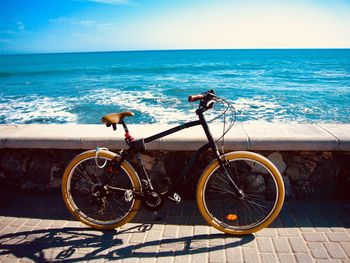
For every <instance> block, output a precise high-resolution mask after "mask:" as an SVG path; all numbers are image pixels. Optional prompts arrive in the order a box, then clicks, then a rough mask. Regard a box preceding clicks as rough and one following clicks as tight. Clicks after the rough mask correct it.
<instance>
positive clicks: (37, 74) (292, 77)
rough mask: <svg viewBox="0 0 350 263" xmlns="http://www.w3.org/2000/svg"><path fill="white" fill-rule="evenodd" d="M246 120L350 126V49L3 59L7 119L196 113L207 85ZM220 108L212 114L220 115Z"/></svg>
mask: <svg viewBox="0 0 350 263" xmlns="http://www.w3.org/2000/svg"><path fill="white" fill-rule="evenodd" d="M211 89H213V90H215V92H216V94H217V95H218V96H220V97H223V98H225V99H226V100H227V101H229V102H230V103H232V104H233V105H234V107H235V109H236V118H237V122H271V123H350V49H237V50H169V51H124V52H92V53H59V54H24V55H1V56H0V124H65V123H77V124H98V123H100V119H101V117H102V116H103V115H105V114H108V113H113V112H120V111H133V112H134V113H135V117H132V118H129V120H128V123H135V124H147V123H153V124H175V123H181V122H185V121H189V120H194V119H196V115H195V109H196V108H197V106H198V104H197V103H189V102H188V101H187V97H188V96H189V95H192V94H198V93H201V92H204V91H207V90H211ZM221 110H222V108H220V107H216V106H214V108H213V109H211V110H210V111H208V114H209V115H210V117H211V116H215V114H220V113H221Z"/></svg>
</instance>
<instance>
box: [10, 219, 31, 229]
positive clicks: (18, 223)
mask: <svg viewBox="0 0 350 263" xmlns="http://www.w3.org/2000/svg"><path fill="white" fill-rule="evenodd" d="M26 221H27V219H26V218H19V219H16V220H14V221H12V222H11V223H10V224H9V226H10V227H20V226H22V225H23V224H25V222H26Z"/></svg>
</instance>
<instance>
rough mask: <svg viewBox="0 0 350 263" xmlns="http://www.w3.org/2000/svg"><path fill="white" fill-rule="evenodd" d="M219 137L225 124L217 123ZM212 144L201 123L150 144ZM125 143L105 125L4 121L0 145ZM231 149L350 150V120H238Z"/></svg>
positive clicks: (136, 130) (140, 133) (141, 132)
mask: <svg viewBox="0 0 350 263" xmlns="http://www.w3.org/2000/svg"><path fill="white" fill-rule="evenodd" d="M171 127H173V126H170V125H129V129H130V131H131V133H132V135H133V136H134V137H135V138H145V137H148V136H151V135H154V134H156V133H158V132H161V131H163V130H166V129H168V128H171ZM211 131H212V133H213V135H214V137H215V138H218V137H219V136H220V135H221V133H222V126H211ZM204 143H206V138H205V134H204V132H203V130H202V129H201V127H193V128H190V129H185V130H182V131H180V132H178V133H175V134H172V135H169V136H167V137H164V138H162V139H160V140H158V141H155V142H152V143H150V144H147V149H149V150H173V151H183V150H188V151H190V150H196V149H198V148H199V147H200V146H201V145H203V144H204ZM96 146H101V147H102V146H103V147H107V148H111V149H121V148H125V146H126V145H125V142H124V134H123V129H122V128H121V127H120V128H119V129H118V131H117V132H114V131H113V130H112V129H111V128H106V127H105V126H104V125H71V124H69V125H54V124H52V125H36V124H35V125H0V148H22V149H23V148H32V149H91V148H95V147H96ZM225 149H227V150H277V151H299V150H302V151H303V150H313V151H350V124H339V125H338V124H292V125H290V124H288V125H287V124H237V125H235V126H234V127H233V128H232V130H231V131H230V132H229V133H228V134H227V135H226V136H225Z"/></svg>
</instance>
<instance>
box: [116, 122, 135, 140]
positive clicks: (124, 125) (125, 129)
mask: <svg viewBox="0 0 350 263" xmlns="http://www.w3.org/2000/svg"><path fill="white" fill-rule="evenodd" d="M119 123H121V124H122V125H123V128H124V131H125V141H126V143H127V144H128V145H130V142H132V141H134V140H135V139H134V137H132V136H131V134H130V133H129V129H128V126H126V123H125V122H124V120H122V121H120V122H119Z"/></svg>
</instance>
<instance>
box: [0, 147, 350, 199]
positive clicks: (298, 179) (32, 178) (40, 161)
mask: <svg viewBox="0 0 350 263" xmlns="http://www.w3.org/2000/svg"><path fill="white" fill-rule="evenodd" d="M82 151H83V150H52V149H0V185H1V186H0V187H1V188H7V189H11V190H15V191H30V192H37V193H42V192H50V191H57V192H58V191H59V190H60V183H61V178H62V174H63V172H64V169H65V167H66V165H67V164H68V163H69V161H70V160H71V159H73V158H74V156H75V155H77V154H79V153H80V152H82ZM259 153H260V154H262V155H264V156H266V157H268V158H269V159H270V160H271V161H272V162H273V163H275V165H276V166H277V167H278V169H279V170H280V172H282V174H283V177H284V181H285V185H286V190H287V191H286V193H287V198H295V199H297V200H334V199H338V200H339V199H341V200H350V154H349V153H348V152H330V151H317V152H316V151H279V152H277V151H274V152H271V151H270V152H268V151H261V152H259ZM192 154H193V152H191V151H149V152H146V153H145V154H143V162H144V165H145V167H146V169H147V170H148V172H149V174H150V175H151V177H152V179H154V181H155V182H156V186H157V187H161V188H165V187H167V186H168V185H169V183H170V182H172V181H174V180H176V178H177V176H179V175H180V174H181V171H182V168H183V167H184V166H185V163H186V162H187V161H188V160H189V159H190V158H191V156H192ZM211 160H212V156H211V154H210V153H209V152H208V154H206V155H204V156H202V157H201V158H200V159H199V161H198V162H197V163H196V164H195V166H194V168H193V170H192V171H191V173H192V174H193V179H192V180H191V181H190V182H188V183H187V184H186V185H184V187H181V190H182V192H180V195H181V196H182V197H183V198H187V199H188V198H194V197H195V188H196V180H197V179H198V177H199V175H200V172H201V171H202V170H203V169H204V168H205V167H206V165H207V164H208V163H209V162H210V161H211Z"/></svg>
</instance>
